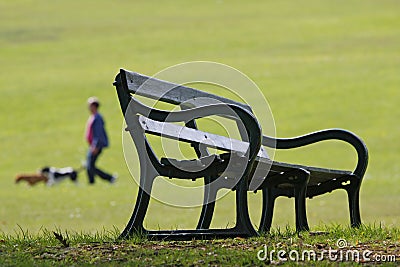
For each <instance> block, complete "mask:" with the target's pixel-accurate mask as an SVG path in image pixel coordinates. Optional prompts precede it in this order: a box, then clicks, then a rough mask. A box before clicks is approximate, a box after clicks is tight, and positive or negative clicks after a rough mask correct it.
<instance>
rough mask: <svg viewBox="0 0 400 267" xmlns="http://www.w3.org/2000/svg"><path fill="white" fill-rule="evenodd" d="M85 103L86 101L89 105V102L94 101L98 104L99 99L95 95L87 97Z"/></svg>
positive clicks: (92, 102)
mask: <svg viewBox="0 0 400 267" xmlns="http://www.w3.org/2000/svg"><path fill="white" fill-rule="evenodd" d="M87 103H88V105H91V104H94V103H97V104H100V102H99V99H98V98H97V97H95V96H91V97H89V98H88V100H87Z"/></svg>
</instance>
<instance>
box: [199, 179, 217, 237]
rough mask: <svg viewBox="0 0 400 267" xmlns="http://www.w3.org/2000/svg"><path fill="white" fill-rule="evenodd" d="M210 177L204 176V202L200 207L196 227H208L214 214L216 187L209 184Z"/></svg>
mask: <svg viewBox="0 0 400 267" xmlns="http://www.w3.org/2000/svg"><path fill="white" fill-rule="evenodd" d="M212 180H213V179H211V177H205V178H204V183H205V185H204V204H203V207H202V209H201V214H200V219H199V222H198V224H197V227H196V229H209V228H210V224H211V220H212V218H213V215H214V209H215V201H216V198H217V192H218V189H217V188H214V187H213V186H212V184H211V181H212Z"/></svg>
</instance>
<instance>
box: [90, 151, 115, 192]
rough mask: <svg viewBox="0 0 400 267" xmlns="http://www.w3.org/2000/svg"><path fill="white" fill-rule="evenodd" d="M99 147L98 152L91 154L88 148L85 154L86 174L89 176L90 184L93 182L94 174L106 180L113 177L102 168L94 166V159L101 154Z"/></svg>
mask: <svg viewBox="0 0 400 267" xmlns="http://www.w3.org/2000/svg"><path fill="white" fill-rule="evenodd" d="M101 151H102V150H101V149H100V150H99V152H98V153H97V154H96V155H93V153H92V151H91V150H90V149H89V152H88V154H87V163H86V164H87V167H86V170H87V175H88V178H89V183H90V184H94V176H95V175H98V176H100V178H102V179H104V180H107V181H109V182H110V181H111V180H112V179H113V177H112V176H111V175H110V174H108V173H106V172H103V171H102V170H100V169H98V168H96V160H97V158H98V157H99V155H100V154H101Z"/></svg>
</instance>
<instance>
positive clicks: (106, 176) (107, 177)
mask: <svg viewBox="0 0 400 267" xmlns="http://www.w3.org/2000/svg"><path fill="white" fill-rule="evenodd" d="M101 152H102V149H100V150H99V153H97V155H96V159H97V157H98V156H99V155H100V153H101ZM96 159H95V162H96ZM95 162H94V163H93V167H94V173H95V174H96V175H98V176H99V177H100V178H101V179H103V180H107V181H109V182H111V181H113V180H114V177H113V176H112V175H111V174H108V173H106V172H104V171H102V170H100V169H99V168H97V167H96V165H95Z"/></svg>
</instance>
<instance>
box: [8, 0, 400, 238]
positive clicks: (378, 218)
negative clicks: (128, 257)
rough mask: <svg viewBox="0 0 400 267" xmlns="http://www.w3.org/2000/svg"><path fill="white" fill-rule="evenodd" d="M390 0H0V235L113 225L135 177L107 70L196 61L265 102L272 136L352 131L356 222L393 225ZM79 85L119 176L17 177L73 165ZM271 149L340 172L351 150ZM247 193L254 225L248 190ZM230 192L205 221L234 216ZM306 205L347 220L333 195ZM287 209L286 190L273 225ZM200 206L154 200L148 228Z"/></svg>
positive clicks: (397, 198)
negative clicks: (98, 117)
mask: <svg viewBox="0 0 400 267" xmlns="http://www.w3.org/2000/svg"><path fill="white" fill-rule="evenodd" d="M399 10H400V3H399V2H398V1H395V0H383V1H373V0H370V1H357V0H352V1H331V2H329V3H328V2H321V1H314V0H310V1H304V2H302V3H298V2H295V1H252V2H240V1H232V2H228V1H222V0H221V1H220V0H218V1H201V2H198V3H194V2H188V1H169V2H164V1H160V2H153V1H140V2H137V3H134V2H130V1H113V2H110V1H103V0H101V1H100V0H99V1H80V2H71V1H44V0H42V1H29V0H16V1H0V70H1V71H0V93H1V94H0V96H1V97H0V111H1V116H0V125H1V130H0V143H1V146H0V147H1V149H2V153H1V154H0V203H1V206H0V232H4V233H5V234H11V235H13V234H15V233H16V232H19V228H22V229H24V230H29V232H31V233H38V232H40V229H49V230H54V229H61V230H67V231H70V232H85V233H96V232H98V231H103V230H105V231H111V230H113V229H114V228H116V229H119V230H121V229H122V228H123V227H124V226H125V223H126V222H127V221H128V219H129V217H130V213H131V211H132V205H133V203H134V200H135V194H136V191H137V186H136V184H135V183H134V182H133V179H132V178H131V176H130V173H129V170H128V169H127V167H126V164H125V161H124V156H123V152H122V144H121V143H122V141H121V133H122V123H123V118H122V116H121V112H120V109H119V104H118V100H117V97H116V93H115V90H114V87H113V86H112V82H113V79H114V77H115V75H116V73H117V72H118V70H119V68H120V67H124V68H127V69H130V70H134V71H137V72H141V73H144V74H147V75H152V74H154V73H156V72H158V71H160V70H162V69H164V68H166V67H169V66H171V65H175V64H178V63H182V62H186V61H194V60H208V61H216V62H221V63H224V64H227V65H230V66H232V67H235V68H237V69H239V70H240V71H242V72H244V73H245V74H247V75H249V77H250V78H252V79H253V80H254V81H255V82H256V83H257V85H258V86H259V87H260V88H261V90H262V92H263V93H264V95H265V96H266V98H267V99H268V101H269V104H270V106H271V109H272V112H273V115H274V118H275V123H276V129H277V136H279V137H290V136H296V135H301V134H305V133H308V132H311V131H315V130H319V129H323V128H333V127H334V128H345V129H348V130H351V131H353V132H355V133H357V134H358V135H360V136H361V137H362V138H363V139H364V140H365V141H366V143H367V146H368V148H369V151H370V165H369V168H368V171H367V174H366V177H365V180H364V183H363V185H362V189H361V215H362V219H363V221H364V222H365V223H367V224H373V223H376V224H382V225H384V226H387V227H393V226H396V225H398V224H399V223H400V187H399V185H398V183H399V181H400V165H399V162H400V156H399V151H400V142H399V141H398V138H399V133H400V124H399V117H400V110H399V109H398V102H399V99H400V91H399V86H400V75H399V70H400V53H399V51H400V17H399V16H398V13H399ZM91 95H97V96H98V97H99V98H100V99H101V101H102V107H101V112H102V114H103V115H104V117H105V119H106V123H107V125H106V128H107V130H108V134H109V137H110V141H111V147H110V148H109V149H107V151H105V153H104V155H103V156H102V158H101V159H100V161H99V165H100V166H103V167H104V168H105V169H107V170H110V171H112V172H118V173H119V181H118V182H117V184H115V185H113V186H110V185H108V184H106V183H103V182H102V181H98V183H97V184H96V186H94V187H89V186H88V185H87V178H86V175H85V174H84V173H82V174H81V176H80V183H79V186H75V185H72V184H70V183H67V182H65V183H63V184H60V185H59V186H56V187H53V188H47V187H45V186H42V185H39V186H35V187H32V188H30V187H28V186H27V185H24V184H19V185H15V184H14V177H15V175H16V174H18V173H29V172H36V171H37V170H38V169H39V168H40V167H42V166H45V165H51V166H57V167H63V166H74V167H78V166H79V165H80V162H81V160H83V159H84V156H85V153H86V143H85V141H84V136H83V135H84V126H85V122H86V119H87V117H88V112H87V109H86V99H87V98H88V97H89V96H91ZM254 103H255V104H252V105H257V100H256V99H254ZM276 159H278V160H280V161H290V162H296V163H305V164H312V165H317V166H324V167H332V168H345V169H346V168H353V166H354V164H355V153H354V152H353V151H352V150H351V149H350V148H349V147H348V146H346V145H343V144H341V143H336V142H333V143H325V142H324V143H322V144H320V145H313V146H311V147H309V148H307V149H301V150H296V151H293V152H291V153H289V152H281V151H280V152H277V153H276ZM251 199H252V200H251V202H252V210H251V213H252V217H253V218H254V221H255V222H256V221H257V219H258V218H259V216H260V215H259V213H258V212H259V208H260V205H259V204H260V203H259V200H260V196H252V198H251ZM231 200H232V196H228V197H226V198H223V199H222V201H220V202H219V203H218V204H217V210H216V212H217V214H218V215H217V216H216V217H215V220H214V221H213V223H212V225H213V226H214V227H225V226H226V225H232V223H233V220H234V214H233V212H232V206H231V204H232V202H231ZM307 205H308V216H309V222H310V226H311V227H312V228H313V229H319V228H321V227H323V226H324V225H332V224H342V225H348V223H349V219H348V209H347V201H346V197H345V193H344V192H339V191H338V192H334V193H332V194H328V195H325V196H321V197H317V198H315V199H313V200H310V201H308V203H307ZM293 208H294V203H293V200H291V199H279V200H278V203H277V206H276V213H275V214H276V216H275V217H274V222H273V223H274V224H273V226H274V227H275V228H276V227H279V228H285V227H286V226H287V225H291V226H293V222H294V214H293ZM198 214H199V209H196V208H193V209H177V208H172V207H170V206H165V205H162V204H161V203H159V202H157V201H153V202H152V203H151V209H150V211H149V214H148V218H147V220H146V225H147V226H148V227H150V228H159V227H160V228H176V227H183V228H188V227H193V225H195V224H196V220H197V216H198Z"/></svg>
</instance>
